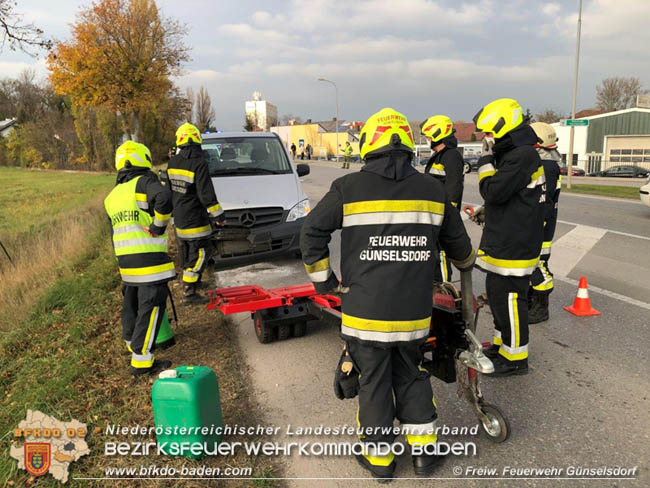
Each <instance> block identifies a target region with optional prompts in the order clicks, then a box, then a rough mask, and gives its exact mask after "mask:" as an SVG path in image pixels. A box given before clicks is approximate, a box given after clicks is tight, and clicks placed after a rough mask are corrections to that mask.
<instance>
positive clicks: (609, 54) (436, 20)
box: [0, 0, 650, 130]
mask: <svg viewBox="0 0 650 488" xmlns="http://www.w3.org/2000/svg"><path fill="white" fill-rule="evenodd" d="M18 3H19V7H18V8H19V10H21V11H22V12H23V13H24V14H25V19H26V20H30V21H33V22H34V23H36V24H37V25H38V26H39V27H41V28H43V29H44V30H45V31H46V33H47V34H49V35H51V36H53V37H55V38H57V39H65V38H67V37H68V36H69V32H70V23H72V22H73V21H74V19H75V15H76V13H77V12H78V10H79V7H80V6H82V5H84V4H87V3H88V2H73V1H65V0H58V1H56V2H53V1H52V0H19V2H18ZM158 5H159V6H160V7H161V9H162V11H163V13H164V15H166V16H169V17H173V18H176V19H178V20H179V21H181V22H183V23H186V24H187V26H188V28H189V34H188V37H187V44H188V45H189V46H190V47H191V48H192V52H191V55H192V61H191V62H190V63H188V64H187V66H186V67H185V72H186V74H185V76H183V77H182V78H180V79H178V80H177V83H178V84H179V85H180V86H181V87H185V86H193V87H194V88H198V87H199V86H201V85H204V86H205V87H206V88H207V89H208V92H209V93H210V96H211V98H212V101H213V104H214V106H215V109H216V113H217V119H216V126H217V127H218V128H220V129H224V130H232V129H239V128H240V127H241V125H242V124H243V121H244V102H245V100H248V99H250V98H251V94H252V92H253V91H254V90H259V91H261V92H262V96H263V98H264V99H267V100H269V101H271V102H273V103H274V104H276V105H277V106H278V111H279V113H280V115H282V114H288V113H291V114H294V115H299V116H301V117H302V118H303V119H306V118H312V119H314V120H316V119H331V118H332V117H333V116H334V113H335V102H334V89H333V87H332V86H331V85H328V84H326V83H322V82H318V81H316V79H317V78H318V77H321V76H322V77H325V78H329V79H331V80H333V81H335V82H336V83H337V84H338V87H339V95H340V116H341V119H347V120H365V119H366V118H367V117H368V116H369V115H371V114H372V113H373V112H375V111H377V110H379V109H380V108H382V107H385V106H391V107H393V108H395V109H397V110H399V111H402V112H404V113H405V114H406V115H407V116H408V117H409V118H410V119H414V120H415V119H422V118H424V117H426V116H428V115H432V114H434V113H445V114H448V115H449V116H451V118H452V119H454V120H459V119H463V120H470V119H471V118H472V116H473V115H474V114H475V113H476V111H477V110H478V109H479V108H480V107H481V106H482V105H484V104H485V103H487V102H489V101H490V100H492V99H495V98H501V97H511V98H516V99H517V100H519V102H520V103H521V104H522V105H523V106H524V107H528V108H530V109H531V110H532V111H533V112H539V111H541V110H543V109H545V108H553V109H556V110H559V111H562V112H565V113H568V112H569V111H570V106H571V93H572V82H573V62H574V50H575V35H576V19H577V8H578V0H558V1H538V0H468V1H458V0H400V1H397V0H357V1H354V2H352V1H347V0H330V1H327V0H284V1H279V0H274V1H256V0H251V1H249V0H238V1H233V0H218V1H217V0H184V1H182V2H181V1H174V0H158ZM649 21H650V1H649V0H584V11H583V25H582V51H581V57H580V80H579V81H580V84H579V97H578V109H581V108H589V107H591V106H593V105H594V103H595V87H596V85H597V84H598V82H599V81H600V80H601V79H603V78H606V77H609V76H616V75H625V76H638V77H640V78H641V81H642V82H643V84H644V85H645V86H646V87H650V63H649V62H648V54H649V51H650V47H649V46H650V23H649ZM0 56H1V57H0V77H6V76H14V75H16V74H17V73H18V72H19V71H20V70H21V69H23V68H25V67H27V66H34V67H36V68H37V70H38V72H39V74H40V75H41V76H43V77H44V76H46V70H45V67H44V66H45V65H44V61H43V59H33V58H30V57H29V56H26V55H24V54H21V53H14V52H11V51H9V50H8V49H7V48H5V50H4V52H2V54H0Z"/></svg>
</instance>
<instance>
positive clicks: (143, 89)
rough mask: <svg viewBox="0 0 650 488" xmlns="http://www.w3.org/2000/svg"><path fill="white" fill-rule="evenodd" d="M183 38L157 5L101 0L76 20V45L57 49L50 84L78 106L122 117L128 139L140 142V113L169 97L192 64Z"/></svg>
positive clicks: (143, 0) (51, 58)
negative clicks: (175, 78) (177, 77)
mask: <svg viewBox="0 0 650 488" xmlns="http://www.w3.org/2000/svg"><path fill="white" fill-rule="evenodd" d="M185 33H186V29H185V27H184V26H182V25H181V24H179V23H178V22H177V21H175V20H172V19H169V18H164V17H162V16H161V14H160V12H159V10H158V7H157V6H156V3H155V1H154V0H99V1H98V2H97V3H94V4H92V5H91V6H90V7H88V8H86V9H84V10H82V11H81V12H80V13H79V14H78V17H77V20H76V22H75V24H73V26H72V39H70V40H68V41H65V42H60V43H58V44H56V45H55V47H54V49H53V51H52V53H51V54H50V56H49V57H48V67H49V69H50V71H51V73H50V80H51V82H52V84H53V86H54V89H55V90H56V91H57V93H61V94H67V95H70V96H71V97H72V99H73V100H74V102H75V103H78V104H81V105H85V106H90V107H105V108H107V109H109V110H111V111H112V112H113V113H119V114H120V115H121V117H122V119H123V124H124V128H125V130H126V132H127V134H128V136H129V137H131V138H135V139H137V140H141V139H142V134H141V132H140V129H139V122H140V117H141V114H142V112H143V111H146V110H147V109H149V108H151V107H152V105H153V104H155V103H156V101H157V100H160V99H161V98H162V97H165V96H166V95H167V94H168V93H169V91H170V90H171V89H172V82H171V80H170V77H171V76H175V75H179V74H180V68H181V65H182V64H183V63H184V62H186V61H187V60H188V59H189V56H188V48H187V47H186V46H185V45H184V43H183V36H184V35H185Z"/></svg>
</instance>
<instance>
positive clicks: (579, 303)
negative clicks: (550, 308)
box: [564, 276, 600, 317]
mask: <svg viewBox="0 0 650 488" xmlns="http://www.w3.org/2000/svg"><path fill="white" fill-rule="evenodd" d="M564 310H566V311H568V312H571V313H572V314H573V315H578V316H580V317H587V316H590V315H600V312H599V311H598V310H596V309H595V308H592V306H591V300H589V291H588V290H587V278H585V277H584V276H583V277H581V278H580V283H579V284H578V294H577V295H576V299H575V300H574V301H573V305H572V306H570V307H564Z"/></svg>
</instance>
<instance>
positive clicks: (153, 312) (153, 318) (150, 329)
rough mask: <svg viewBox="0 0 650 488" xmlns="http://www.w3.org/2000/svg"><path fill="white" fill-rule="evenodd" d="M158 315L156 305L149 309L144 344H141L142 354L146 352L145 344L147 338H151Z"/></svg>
mask: <svg viewBox="0 0 650 488" xmlns="http://www.w3.org/2000/svg"><path fill="white" fill-rule="evenodd" d="M157 315H158V307H154V308H153V310H151V315H150V316H149V327H147V335H145V336H144V344H142V354H147V352H148V351H147V345H148V344H149V339H150V338H151V333H152V332H153V329H154V327H155V326H156V316H157Z"/></svg>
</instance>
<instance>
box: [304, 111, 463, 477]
mask: <svg viewBox="0 0 650 488" xmlns="http://www.w3.org/2000/svg"><path fill="white" fill-rule="evenodd" d="M359 145H360V152H361V157H362V158H363V159H364V160H365V163H366V164H365V165H364V167H363V168H362V169H361V171H360V172H357V173H353V174H350V175H347V176H344V177H342V178H339V179H337V180H336V181H334V182H333V183H332V186H331V188H330V190H329V192H328V193H327V194H326V195H325V196H324V197H323V199H322V200H321V201H320V202H319V203H318V205H317V206H316V207H315V208H314V209H313V210H312V212H311V213H310V214H309V215H308V216H307V218H306V219H305V223H304V225H303V228H302V234H301V250H302V254H303V260H304V262H305V268H306V271H307V273H308V275H309V277H310V279H311V280H312V281H313V282H314V285H315V287H316V290H317V291H318V292H321V293H328V292H329V293H340V294H341V298H342V325H341V336H342V338H343V339H344V340H345V341H346V346H347V350H348V352H349V354H350V356H351V357H352V360H353V362H354V363H355V364H356V366H357V367H358V368H359V371H360V378H359V379H360V390H359V412H358V423H359V426H360V428H361V429H362V430H363V435H362V436H360V437H361V440H362V442H363V443H364V447H365V452H364V455H363V456H361V455H359V456H357V459H358V461H359V462H360V463H361V464H362V466H363V467H364V468H366V469H367V470H369V471H370V472H371V474H372V475H373V476H375V477H378V478H391V477H392V475H393V472H394V469H395V461H394V459H393V454H392V453H387V452H385V451H381V450H378V449H377V443H379V442H387V443H389V444H390V443H392V442H393V441H394V439H395V435H394V433H393V432H392V431H391V432H390V433H388V432H386V430H384V429H382V428H387V429H388V430H390V427H392V426H393V421H394V418H397V419H398V420H399V421H400V422H401V424H402V428H403V431H404V432H405V434H406V439H407V441H408V442H409V444H410V445H412V446H414V445H416V444H419V445H420V447H421V446H422V445H428V444H433V443H435V442H436V440H437V438H436V434H435V431H434V422H435V420H436V417H437V414H436V406H435V400H434V399H433V393H432V390H431V383H430V380H429V374H428V373H427V372H425V371H424V370H423V368H422V367H421V362H422V353H421V352H420V345H421V344H422V343H423V342H424V341H425V340H426V338H427V337H428V333H429V325H430V319H431V311H432V306H433V298H432V297H433V272H434V270H433V263H434V260H435V252H436V242H437V241H438V240H439V241H440V242H441V243H442V244H443V245H444V247H445V249H446V250H447V252H448V255H449V257H450V258H451V259H452V260H453V261H454V262H455V264H456V266H457V267H459V268H461V269H468V268H470V267H471V266H472V265H473V262H474V252H473V251H472V246H471V243H470V240H469V237H468V236H467V233H466V232H465V228H464V226H463V223H462V221H461V218H460V215H459V213H458V212H457V211H456V210H455V209H454V207H453V206H452V205H451V203H450V202H449V201H448V200H446V198H445V191H444V188H443V185H442V184H441V183H440V182H439V181H436V180H435V179H433V178H430V177H428V176H426V175H422V174H421V173H419V172H418V171H417V170H415V169H414V168H413V167H412V166H411V160H412V158H413V147H414V144H413V137H412V133H411V128H410V126H409V123H408V121H407V119H406V117H404V115H402V114H400V113H398V112H396V111H395V110H392V109H389V108H385V109H383V110H381V111H380V112H378V113H376V114H374V115H373V116H371V117H370V118H369V119H368V121H367V122H366V125H365V126H364V127H363V130H362V131H361V138H360V143H359ZM336 229H342V231H341V273H342V281H341V282H340V283H339V280H338V279H337V277H336V276H335V274H334V273H333V272H332V270H331V268H330V259H329V249H328V243H329V242H330V238H331V234H332V233H333V232H334V231H335V230H336ZM439 460H440V458H439V457H438V456H434V455H417V456H414V457H413V464H414V469H415V472H416V474H419V475H427V474H429V473H430V472H431V470H432V469H433V468H434V467H435V466H436V464H437V463H438V462H439Z"/></svg>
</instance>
